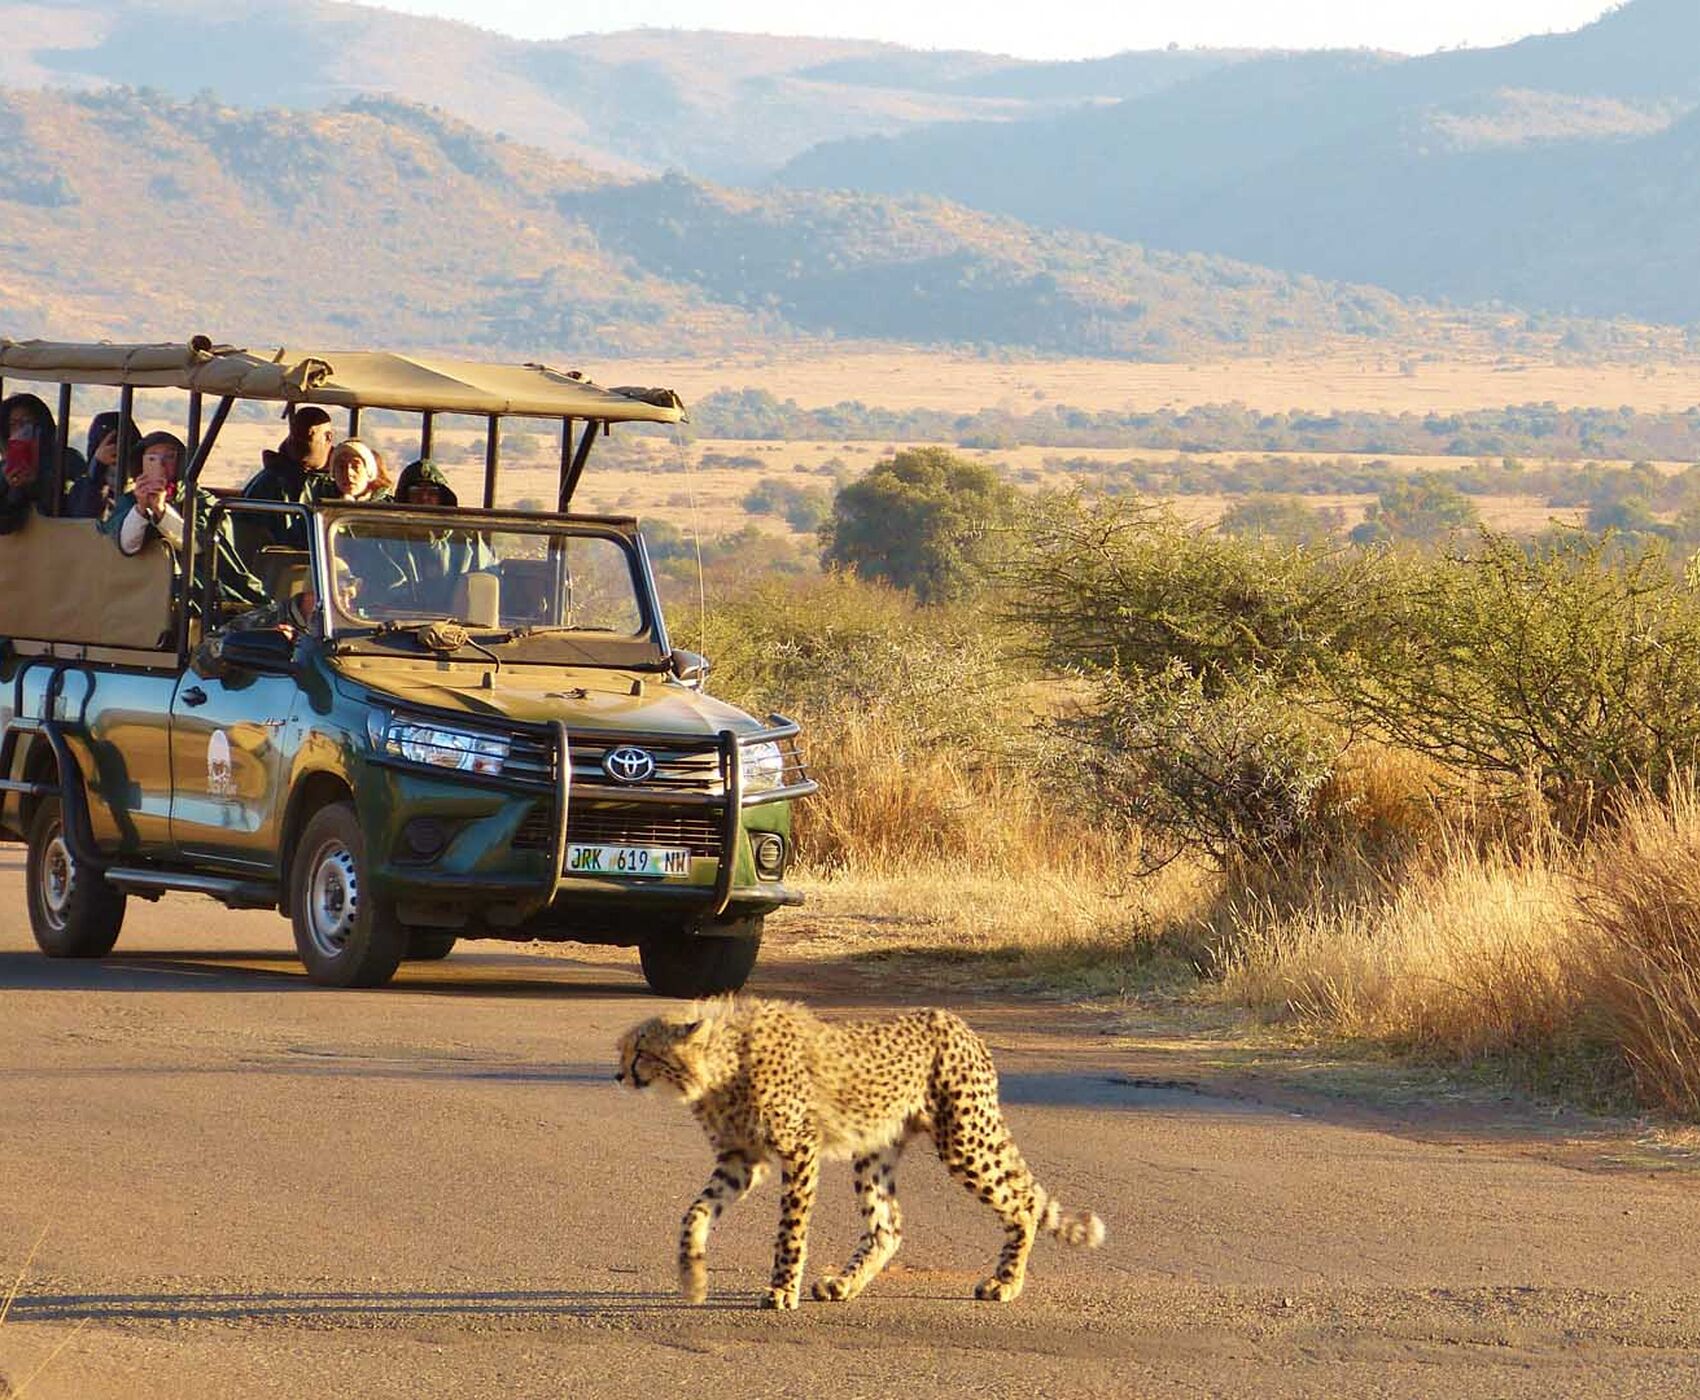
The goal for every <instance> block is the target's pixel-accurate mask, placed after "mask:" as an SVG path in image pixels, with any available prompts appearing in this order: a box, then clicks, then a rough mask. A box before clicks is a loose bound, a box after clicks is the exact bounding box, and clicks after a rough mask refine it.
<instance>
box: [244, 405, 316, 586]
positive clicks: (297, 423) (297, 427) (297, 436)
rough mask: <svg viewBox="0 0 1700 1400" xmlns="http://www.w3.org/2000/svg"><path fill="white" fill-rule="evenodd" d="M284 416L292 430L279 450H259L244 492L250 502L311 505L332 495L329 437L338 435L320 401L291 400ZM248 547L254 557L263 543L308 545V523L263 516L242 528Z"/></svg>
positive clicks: (300, 547) (278, 446)
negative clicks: (301, 402) (300, 402)
mask: <svg viewBox="0 0 1700 1400" xmlns="http://www.w3.org/2000/svg"><path fill="white" fill-rule="evenodd" d="M283 416H284V417H285V418H286V419H287V420H288V422H289V431H288V433H286V434H285V435H284V439H283V441H282V442H280V443H278V445H277V450H276V451H275V452H262V453H261V454H260V469H259V471H257V472H255V473H254V475H253V476H251V477H249V478H248V484H247V485H246V486H244V487H243V488H242V494H243V496H245V497H246V498H247V499H248V500H250V501H284V502H287V503H289V504H292V505H311V504H312V503H313V502H314V501H317V500H320V499H322V498H323V497H325V496H327V495H329V494H331V491H332V489H333V486H334V483H333V482H332V481H331V478H330V473H329V472H328V471H327V470H326V468H327V467H328V466H329V464H330V458H331V440H332V439H333V438H334V437H335V436H336V432H335V430H334V429H333V428H332V427H331V416H330V414H328V413H326V412H325V410H324V409H322V408H320V407H318V406H317V405H316V404H304V405H301V406H299V407H297V406H296V405H295V404H290V405H288V406H287V407H286V408H285V409H284V411H283ZM244 533H245V534H252V535H253V538H252V539H244V540H243V542H242V543H243V547H244V550H245V552H247V553H248V554H249V555H250V556H254V555H255V552H256V551H257V550H258V548H259V546H261V545H267V544H281V545H289V546H291V547H292V548H295V549H305V548H306V547H307V527H306V524H305V522H303V521H300V520H274V521H262V522H258V523H257V524H256V525H254V526H252V527H250V528H249V529H247V530H245V531H244Z"/></svg>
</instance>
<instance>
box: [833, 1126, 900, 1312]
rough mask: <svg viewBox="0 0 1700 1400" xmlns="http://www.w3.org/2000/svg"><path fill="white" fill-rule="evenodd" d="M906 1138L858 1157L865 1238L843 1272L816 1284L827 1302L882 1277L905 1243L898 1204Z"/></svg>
mask: <svg viewBox="0 0 1700 1400" xmlns="http://www.w3.org/2000/svg"><path fill="white" fill-rule="evenodd" d="M902 1154H903V1144H902V1142H896V1143H893V1144H892V1145H891V1146H889V1147H884V1148H881V1149H880V1150H879V1151H877V1152H871V1153H869V1154H868V1155H866V1156H864V1157H858V1158H857V1159H856V1163H855V1170H856V1198H857V1200H858V1201H860V1202H861V1206H862V1238H861V1241H860V1242H859V1243H858V1244H857V1245H856V1252H855V1253H854V1254H852V1255H851V1256H850V1262H849V1263H847V1264H846V1265H845V1266H844V1270H843V1272H842V1273H838V1274H828V1275H826V1276H825V1277H823V1278H821V1279H820V1280H818V1281H817V1282H816V1284H815V1288H814V1294H815V1297H816V1298H818V1299H820V1300H821V1301H822V1302H826V1303H847V1302H849V1301H850V1299H852V1298H854V1297H855V1296H856V1295H857V1294H858V1293H860V1292H861V1291H862V1290H863V1289H864V1288H866V1287H867V1286H868V1285H869V1284H870V1283H872V1282H873V1281H874V1280H875V1279H876V1278H878V1277H879V1275H880V1271H881V1270H883V1269H884V1268H885V1266H886V1265H887V1264H889V1263H890V1262H891V1258H892V1256H893V1255H894V1254H896V1253H897V1251H898V1248H899V1247H900V1246H901V1245H902V1243H903V1212H902V1211H901V1210H900V1209H899V1208H898V1204H897V1159H898V1158H899V1157H900V1156H902Z"/></svg>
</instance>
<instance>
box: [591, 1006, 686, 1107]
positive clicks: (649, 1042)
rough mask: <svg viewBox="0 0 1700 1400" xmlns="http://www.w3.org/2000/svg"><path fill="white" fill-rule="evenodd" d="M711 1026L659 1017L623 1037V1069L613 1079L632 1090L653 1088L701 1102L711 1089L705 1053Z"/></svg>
mask: <svg viewBox="0 0 1700 1400" xmlns="http://www.w3.org/2000/svg"><path fill="white" fill-rule="evenodd" d="M708 1031H709V1027H708V1023H707V1022H705V1021H700V1020H695V1021H685V1020H677V1019H673V1018H670V1017H667V1016H656V1017H653V1018H651V1019H650V1020H648V1021H645V1022H644V1023H643V1024H642V1025H640V1026H633V1027H632V1028H631V1029H630V1030H629V1031H627V1032H626V1033H625V1034H624V1035H623V1036H621V1037H620V1069H619V1072H618V1073H617V1074H615V1076H614V1078H615V1079H616V1080H618V1081H619V1082H620V1083H621V1084H624V1085H627V1086H628V1087H630V1088H633V1089H648V1088H650V1087H651V1086H653V1085H659V1086H661V1087H662V1088H666V1089H670V1090H672V1091H673V1092H674V1093H676V1094H677V1095H678V1096H679V1097H680V1098H682V1099H686V1100H690V1099H697V1098H700V1097H701V1096H702V1095H703V1093H704V1092H706V1091H707V1089H708V1088H709V1076H708V1074H707V1066H706V1065H705V1064H704V1060H703V1052H704V1050H705V1049H706V1047H707V1041H708Z"/></svg>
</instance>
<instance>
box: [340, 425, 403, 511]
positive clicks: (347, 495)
mask: <svg viewBox="0 0 1700 1400" xmlns="http://www.w3.org/2000/svg"><path fill="white" fill-rule="evenodd" d="M330 474H331V489H330V490H329V491H328V492H327V493H326V495H327V496H334V497H336V498H338V499H340V500H345V501H365V502H367V503H369V504H372V505H376V504H377V503H378V502H380V501H390V500H394V499H395V493H394V492H393V491H392V490H391V488H390V474H389V473H388V472H387V471H385V470H384V458H383V454H382V453H381V452H379V451H378V449H377V448H375V447H372V446H370V445H369V444H367V443H364V442H362V441H361V440H360V439H359V438H344V439H343V440H342V441H341V442H339V443H338V444H337V445H336V448H335V450H334V451H333V452H332V453H331V460H330Z"/></svg>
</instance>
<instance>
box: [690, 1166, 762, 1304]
mask: <svg viewBox="0 0 1700 1400" xmlns="http://www.w3.org/2000/svg"><path fill="white" fill-rule="evenodd" d="M766 1175H767V1166H766V1164H765V1163H762V1162H752V1161H751V1160H750V1159H749V1158H748V1157H746V1156H744V1154H743V1153H741V1152H722V1153H721V1154H720V1157H719V1159H718V1160H717V1161H716V1163H715V1166H714V1175H713V1176H711V1177H709V1179H708V1185H707V1186H705V1187H703V1188H702V1192H701V1194H700V1195H698V1196H697V1198H696V1200H695V1201H693V1202H692V1203H691V1208H690V1209H689V1210H687V1211H686V1212H685V1219H684V1224H683V1226H682V1227H681V1228H680V1231H679V1292H680V1293H682V1294H683V1295H684V1297H685V1301H686V1302H687V1303H701V1302H704V1301H705V1300H706V1299H707V1298H708V1232H709V1230H710V1229H711V1228H712V1227H713V1225H714V1222H715V1221H716V1220H718V1219H719V1218H720V1213H721V1212H722V1211H724V1210H725V1209H726V1207H727V1206H733V1205H737V1203H738V1202H739V1201H741V1200H743V1199H744V1197H745V1196H747V1195H749V1193H750V1192H751V1191H752V1190H754V1189H755V1188H756V1187H757V1186H759V1185H760V1184H761V1180H762V1178H763V1177H764V1176H766Z"/></svg>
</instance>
